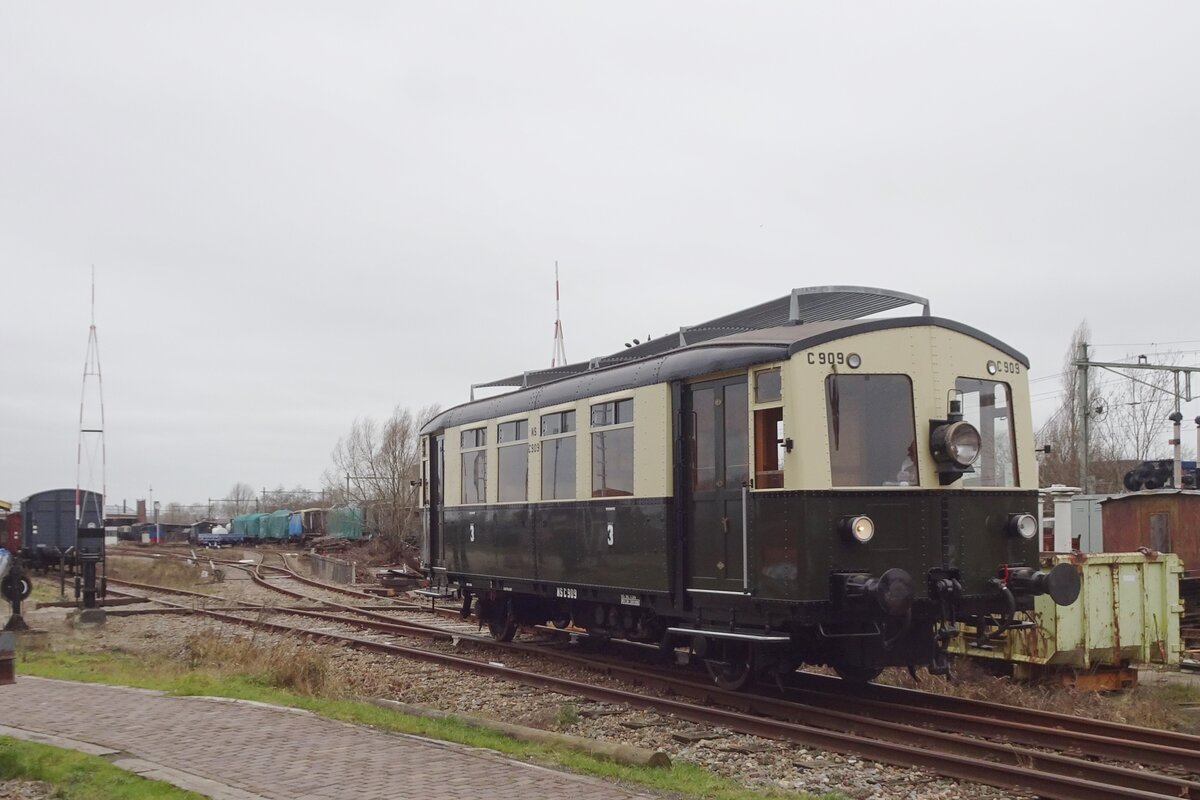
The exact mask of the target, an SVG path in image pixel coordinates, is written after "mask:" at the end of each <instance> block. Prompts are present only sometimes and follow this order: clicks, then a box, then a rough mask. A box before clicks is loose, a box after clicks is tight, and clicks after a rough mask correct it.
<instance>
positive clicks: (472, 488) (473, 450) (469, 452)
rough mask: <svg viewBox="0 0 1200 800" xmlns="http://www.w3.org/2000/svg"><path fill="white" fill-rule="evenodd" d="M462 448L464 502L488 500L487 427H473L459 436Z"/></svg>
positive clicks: (484, 501) (483, 501)
mask: <svg viewBox="0 0 1200 800" xmlns="http://www.w3.org/2000/svg"><path fill="white" fill-rule="evenodd" d="M459 446H460V447H461V449H462V502H463V504H464V505H465V504H467V503H486V502H487V428H472V429H471V430H469V431H463V432H462V434H461V435H460V437H459Z"/></svg>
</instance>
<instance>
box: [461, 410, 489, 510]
mask: <svg viewBox="0 0 1200 800" xmlns="http://www.w3.org/2000/svg"><path fill="white" fill-rule="evenodd" d="M487 429H488V426H487V425H482V426H477V427H474V428H467V429H464V430H460V431H459V433H458V442H459V450H458V453H459V454H458V464H459V466H458V476H459V484H460V485H459V487H458V497H459V505H464V506H479V505H486V504H487V491H488V486H487V484H488V480H487V471H488V463H487V454H488V446H487ZM480 432H482V434H483V436H482V437H480V436H479V434H480ZM468 433H470V434H473V437H472V441H474V442H475V444H474V446H471V447H463V446H462V444H463V442H465V441H466V438H465V437H466V435H467V434H468ZM480 439H482V442H483V443H482V444H480V443H479V442H480ZM481 452H482V453H483V491H482V492H481V497H480V499H479V500H472V501H470V502H468V501H467V495H466V492H467V462H466V460H465V459H466V457H467V456H468V455H471V456H474V457H475V458H476V459H478V454H479V453H481ZM476 472H478V470H476Z"/></svg>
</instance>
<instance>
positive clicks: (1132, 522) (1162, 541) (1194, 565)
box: [1100, 489, 1200, 577]
mask: <svg viewBox="0 0 1200 800" xmlns="http://www.w3.org/2000/svg"><path fill="white" fill-rule="evenodd" d="M1100 509H1101V510H1100V514H1101V519H1102V520H1103V529H1104V549H1105V551H1106V552H1109V553H1129V552H1133V551H1135V550H1137V549H1138V548H1140V547H1146V548H1149V549H1150V550H1157V551H1158V552H1160V553H1175V554H1176V555H1177V556H1179V558H1180V560H1181V561H1183V568H1184V570H1185V575H1187V576H1189V577H1193V576H1200V491H1187V490H1183V489H1160V490H1157V491H1149V492H1135V493H1133V494H1122V495H1117V496H1116V497H1110V498H1108V499H1107V500H1104V501H1102V502H1101V504H1100Z"/></svg>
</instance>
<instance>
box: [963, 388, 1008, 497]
mask: <svg viewBox="0 0 1200 800" xmlns="http://www.w3.org/2000/svg"><path fill="white" fill-rule="evenodd" d="M954 388H955V389H957V390H958V391H959V392H960V393H961V395H962V413H963V419H965V420H966V421H967V422H969V423H971V424H972V425H974V426H975V427H976V428H977V429H978V430H979V436H980V439H981V440H982V442H981V446H980V448H979V460H978V461H976V462H975V472H973V473H970V472H969V473H967V474H966V475H963V486H1016V485H1017V461H1016V457H1015V454H1016V452H1017V443H1016V428H1015V427H1014V426H1013V420H1012V403H1011V402H1010V398H1011V397H1012V392H1011V391H1010V390H1009V387H1008V384H1007V383H1002V382H1000V381H991V380H983V379H980V378H959V379H958V380H957V381H955V383H954Z"/></svg>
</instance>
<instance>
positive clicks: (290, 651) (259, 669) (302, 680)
mask: <svg viewBox="0 0 1200 800" xmlns="http://www.w3.org/2000/svg"><path fill="white" fill-rule="evenodd" d="M183 658H184V661H185V663H186V664H187V665H188V667H189V668H190V669H197V668H209V669H216V670H219V671H221V672H224V673H227V674H242V675H249V676H251V677H253V678H255V679H258V680H261V681H262V682H263V683H266V684H267V685H270V686H274V687H276V688H279V689H290V690H292V691H295V692H298V693H301V694H309V695H317V696H321V695H326V696H327V695H330V694H336V692H335V691H334V681H332V680H331V674H332V671H331V670H330V667H329V659H328V657H327V656H326V655H325V654H324V653H323V652H321V651H319V650H317V649H315V648H312V647H308V646H306V645H305V644H304V643H303V642H299V641H293V640H283V641H269V642H263V641H258V640H257V639H255V638H254V637H250V638H247V637H245V636H241V635H238V634H233V633H224V632H221V631H220V629H213V630H211V631H208V632H205V633H201V634H196V635H193V636H189V637H188V638H187V640H186V641H185V642H184V645H183Z"/></svg>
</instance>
